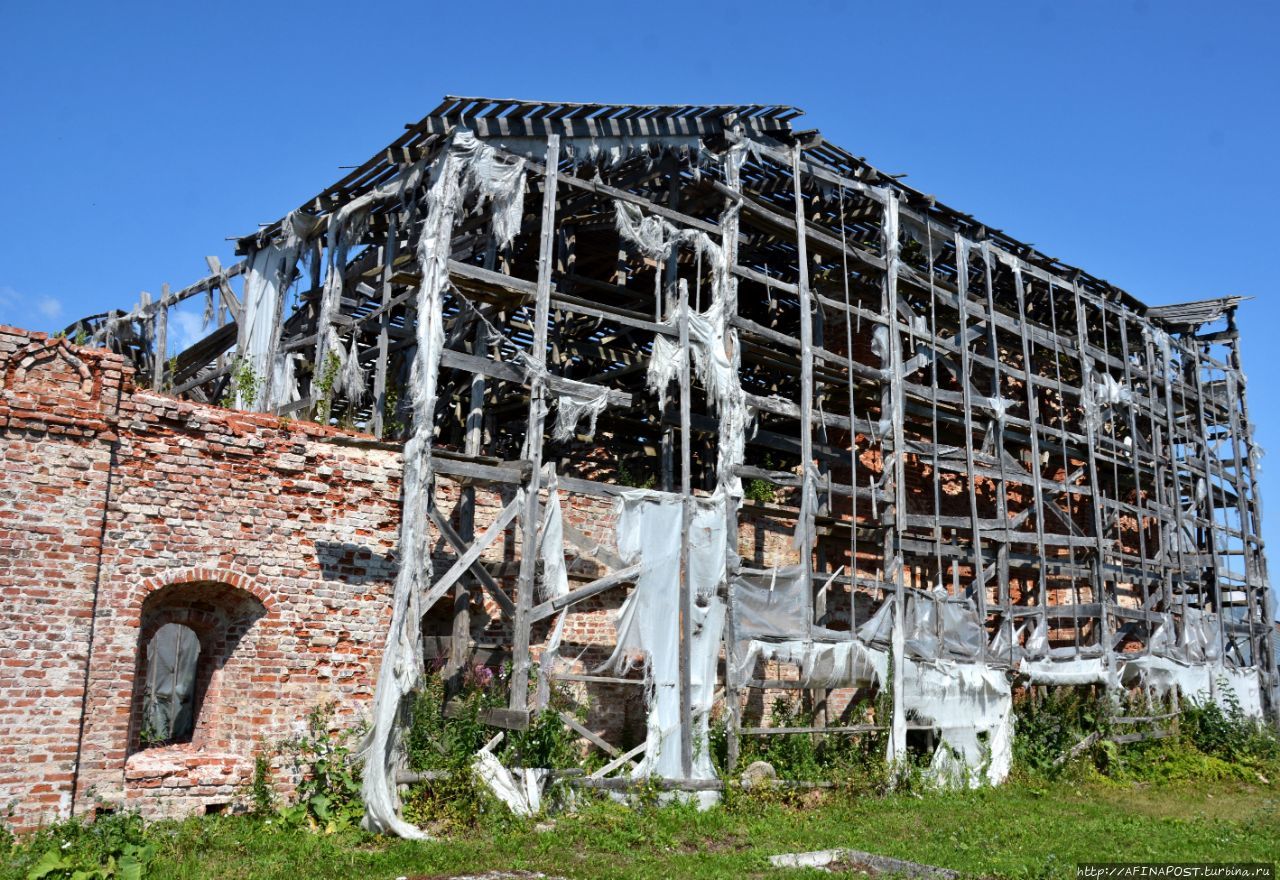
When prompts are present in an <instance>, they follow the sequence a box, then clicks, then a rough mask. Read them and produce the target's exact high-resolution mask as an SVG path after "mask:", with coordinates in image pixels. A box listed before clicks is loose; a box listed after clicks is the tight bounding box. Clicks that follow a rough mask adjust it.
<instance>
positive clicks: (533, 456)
mask: <svg viewBox="0 0 1280 880" xmlns="http://www.w3.org/2000/svg"><path fill="white" fill-rule="evenodd" d="M559 157H560V136H559V135H555V134H552V135H548V136H547V161H546V168H545V175H546V176H545V178H544V182H543V199H542V221H541V227H540V229H541V238H540V241H539V246H538V289H537V301H536V303H535V305H534V324H533V345H532V347H531V349H530V351H529V359H530V361H531V364H532V368H533V372H534V375H533V380H532V382H531V388H530V392H529V420H528V428H527V433H526V441H525V457H526V458H528V460H529V462H530V466H531V472H530V474H529V482H528V484H527V485H526V486H525V507H524V511H523V514H522V518H521V524H520V532H521V536H522V541H523V545H522V547H523V549H522V550H521V553H520V574H519V578H518V582H517V587H516V620H515V632H514V634H513V637H512V644H513V655H514V656H513V666H512V672H511V702H510V706H511V708H512V709H515V710H523V709H525V708H526V706H527V703H528V700H529V664H530V659H529V626H530V623H531V620H530V614H529V612H530V610H531V609H532V608H533V590H534V578H535V574H536V571H537V561H538V554H537V551H536V550H535V549H534V548H536V547H537V546H538V541H537V532H538V523H539V520H540V517H539V504H538V491H539V489H540V488H541V481H542V440H543V433H544V425H545V420H546V414H547V402H546V387H545V384H546V383H545V382H544V381H543V379H542V377H543V376H544V375H546V362H547V318H548V315H549V311H550V307H551V270H552V257H553V254H552V246H553V245H554V243H555V227H556V191H557V186H558V180H559V174H560V165H559Z"/></svg>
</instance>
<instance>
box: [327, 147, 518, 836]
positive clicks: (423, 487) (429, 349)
mask: <svg viewBox="0 0 1280 880" xmlns="http://www.w3.org/2000/svg"><path fill="white" fill-rule="evenodd" d="M517 169H518V170H517ZM523 170H524V163H523V162H518V163H513V164H510V165H508V164H505V163H504V162H502V161H501V160H499V159H498V157H497V154H496V152H495V151H494V149H493V148H492V147H490V146H487V145H485V144H482V143H481V142H479V141H478V140H476V138H475V137H474V136H473V135H472V134H471V133H470V132H466V131H462V130H458V131H455V132H454V134H453V137H452V138H451V140H450V142H449V143H448V144H447V145H446V146H445V147H444V148H443V149H442V150H441V152H440V154H439V155H438V157H437V158H436V160H435V162H434V164H433V165H432V166H431V175H430V180H431V183H430V188H429V189H428V192H427V198H426V201H427V214H426V218H425V219H424V221H423V224H422V233H421V237H420V238H419V239H418V250H417V255H418V264H419V267H420V269H421V272H422V285H421V287H420V288H419V289H418V298H417V310H418V320H417V328H416V334H417V343H418V347H417V352H416V354H415V356H414V361H413V367H412V372H411V375H410V381H409V391H410V398H411V403H412V407H413V413H414V419H413V433H412V434H411V436H410V438H409V440H408V441H407V442H406V443H405V447H404V472H403V473H404V476H403V481H402V486H403V488H402V492H403V502H402V504H403V510H402V512H401V519H400V552H401V554H402V561H401V563H400V571H399V573H398V575H397V577H396V583H395V589H394V592H393V596H392V610H391V626H390V630H389V632H388V635H387V644H386V647H385V649H384V653H383V655H382V665H381V668H380V670H379V673H378V683H377V688H376V690H375V692H374V699H373V710H372V716H373V717H372V723H371V727H370V730H369V735H368V737H367V738H366V740H365V743H364V746H363V749H362V753H363V755H364V757H365V771H364V778H363V783H362V787H361V795H362V797H363V799H364V804H365V817H364V823H363V824H364V827H365V828H366V829H367V830H370V831H379V832H390V833H394V834H397V835H399V836H400V837H408V838H422V837H424V836H425V835H424V834H423V832H422V830H421V829H419V828H417V827H415V826H413V825H411V824H409V823H408V822H405V821H404V820H403V819H401V818H400V816H399V815H398V813H399V807H400V803H399V796H398V795H397V792H396V786H395V775H396V771H397V769H398V768H399V765H400V764H401V763H402V762H403V743H402V741H401V724H400V723H399V721H400V719H401V716H402V713H403V711H404V703H405V697H407V696H408V695H409V694H410V693H412V692H413V690H414V688H416V687H417V685H418V683H419V681H420V679H421V676H422V668H423V665H422V640H421V638H420V633H419V621H420V620H421V619H422V614H423V613H424V612H425V610H426V609H423V608H421V607H420V597H421V596H422V594H423V593H424V592H425V591H426V588H427V586H428V584H429V582H430V577H431V559H430V545H429V541H428V519H429V513H428V511H429V505H430V501H431V499H430V493H431V437H432V434H433V433H434V430H435V406H436V385H437V379H438V376H439V371H440V357H441V351H442V349H443V346H444V316H443V296H444V291H445V289H446V286H447V284H448V280H449V274H448V260H449V254H450V251H451V246H452V238H453V227H454V222H455V220H456V218H457V216H458V213H459V212H460V211H461V209H462V206H463V202H464V201H465V200H466V199H467V197H468V196H469V195H471V194H472V193H473V192H476V191H479V192H480V193H482V197H488V198H489V199H491V200H492V201H493V202H494V208H495V228H494V234H495V236H499V235H509V234H514V233H513V232H512V231H511V226H510V215H509V213H508V212H509V211H510V210H511V208H510V205H511V203H512V202H513V201H515V200H516V196H515V195H514V191H515V190H516V189H517V188H522V187H523ZM420 177H421V165H420V164H419V165H415V166H414V168H413V169H411V171H410V172H409V173H408V174H407V175H406V177H405V179H403V180H401V181H398V182H393V183H392V184H387V185H386V186H384V187H382V188H380V189H379V190H377V191H375V192H377V193H380V195H379V198H386V197H389V195H390V194H392V193H395V194H399V195H400V196H401V197H402V198H407V197H409V196H410V195H411V194H412V192H413V188H414V187H416V185H417V181H418V180H419V179H420ZM498 179H500V180H501V181H503V182H504V183H503V186H505V187H508V188H509V190H510V191H505V190H503V189H502V188H501V187H499V186H497V185H495V184H494V181H495V180H498ZM521 191H522V190H521ZM502 214H506V215H507V216H506V217H505V219H500V218H499V216H498V215H502ZM330 232H331V233H332V227H331V230H330ZM334 265H335V264H334V263H331V271H332V269H333V266H334ZM326 293H328V290H327V288H326ZM339 293H340V287H339ZM322 326H323V325H322Z"/></svg>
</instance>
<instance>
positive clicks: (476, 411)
mask: <svg viewBox="0 0 1280 880" xmlns="http://www.w3.org/2000/svg"><path fill="white" fill-rule="evenodd" d="M488 332H489V331H488V328H487V327H486V326H485V323H484V322H483V321H477V322H476V329H475V336H474V338H473V343H472V348H471V353H472V354H473V355H475V356H477V357H484V352H485V349H486V347H487V345H488V339H489V336H488ZM484 384H485V383H484V374H483V373H474V374H472V376H471V405H470V408H469V409H468V410H467V420H466V434H465V436H464V439H463V451H464V452H466V453H467V455H479V454H480V445H481V440H482V439H483V434H482V428H483V425H484ZM458 533H459V534H460V535H461V536H462V540H464V541H467V542H471V541H474V540H475V537H476V487H475V484H474V483H468V484H467V485H465V486H463V487H462V491H461V492H460V493H459V496H458ZM472 581H473V577H472V575H471V574H470V573H467V574H464V575H463V576H462V577H460V578H458V582H457V584H456V585H455V586H454V590H453V646H452V650H451V651H450V655H449V660H450V664H449V665H450V669H449V672H450V673H454V672H457V671H459V670H460V669H462V667H463V660H464V658H465V657H466V655H467V652H468V651H470V650H471V583H472Z"/></svg>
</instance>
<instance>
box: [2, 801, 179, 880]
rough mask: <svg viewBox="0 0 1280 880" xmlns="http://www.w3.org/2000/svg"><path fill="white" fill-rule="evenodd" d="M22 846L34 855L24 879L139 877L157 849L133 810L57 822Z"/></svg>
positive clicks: (127, 879)
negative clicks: (93, 817) (149, 839)
mask: <svg viewBox="0 0 1280 880" xmlns="http://www.w3.org/2000/svg"><path fill="white" fill-rule="evenodd" d="M23 849H24V850H25V851H26V852H27V853H29V854H30V855H31V856H32V859H33V860H32V861H31V863H30V864H29V866H28V867H27V874H26V876H27V880H117V878H119V880H140V878H141V877H142V876H143V874H144V872H145V870H146V866H147V864H148V863H150V862H151V860H152V859H153V858H155V854H156V850H155V847H154V846H153V845H152V844H151V843H150V842H149V841H148V840H147V826H146V823H145V822H144V821H143V820H142V817H141V816H139V815H138V814H136V813H116V814H108V815H102V816H99V817H98V818H97V820H96V821H94V822H91V823H84V822H81V821H80V820H78V819H71V820H69V821H67V822H61V823H58V824H57V825H53V826H50V827H49V828H45V829H43V830H41V831H39V832H37V833H36V834H35V835H34V836H33V837H32V838H31V839H30V840H28V841H27V842H26V843H25V845H24V847H23Z"/></svg>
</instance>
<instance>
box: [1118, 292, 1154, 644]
mask: <svg viewBox="0 0 1280 880" xmlns="http://www.w3.org/2000/svg"><path fill="white" fill-rule="evenodd" d="M1118 321H1119V325H1120V355H1121V360H1123V361H1124V387H1125V388H1128V389H1129V391H1130V393H1131V394H1132V393H1134V392H1135V390H1136V389H1135V388H1134V382H1133V370H1132V369H1131V367H1130V365H1129V331H1128V328H1127V327H1126V326H1125V325H1126V324H1127V323H1128V318H1127V317H1126V316H1125V315H1124V314H1123V313H1121V314H1120V315H1118ZM1137 408H1138V407H1137V402H1136V401H1135V402H1134V403H1133V404H1131V405H1130V406H1129V408H1128V409H1129V442H1130V444H1131V446H1130V450H1129V455H1130V461H1131V463H1132V465H1133V468H1132V470H1133V488H1134V493H1133V504H1134V506H1135V507H1137V508H1138V509H1139V510H1140V511H1143V512H1144V513H1145V512H1146V510H1147V503H1146V501H1144V499H1143V491H1142V458H1143V456H1144V455H1145V454H1146V453H1145V451H1144V450H1143V449H1142V444H1141V443H1139V442H1138V416H1137V412H1136V410H1137ZM1113 424H1114V422H1113ZM1113 436H1114V431H1113ZM1116 482H1117V487H1118V485H1119V479H1117V481H1116ZM1117 494H1119V493H1118V492H1117ZM1117 500H1119V499H1118V498H1117ZM1156 520H1157V522H1158V521H1159V517H1156ZM1144 521H1145V516H1144V515H1143V513H1139V514H1138V567H1139V569H1141V571H1142V607H1143V608H1144V609H1150V607H1151V579H1150V575H1149V574H1148V567H1147V536H1146V530H1145V529H1144V528H1143V524H1144ZM1149 649H1150V644H1149V643H1148V650H1149Z"/></svg>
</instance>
